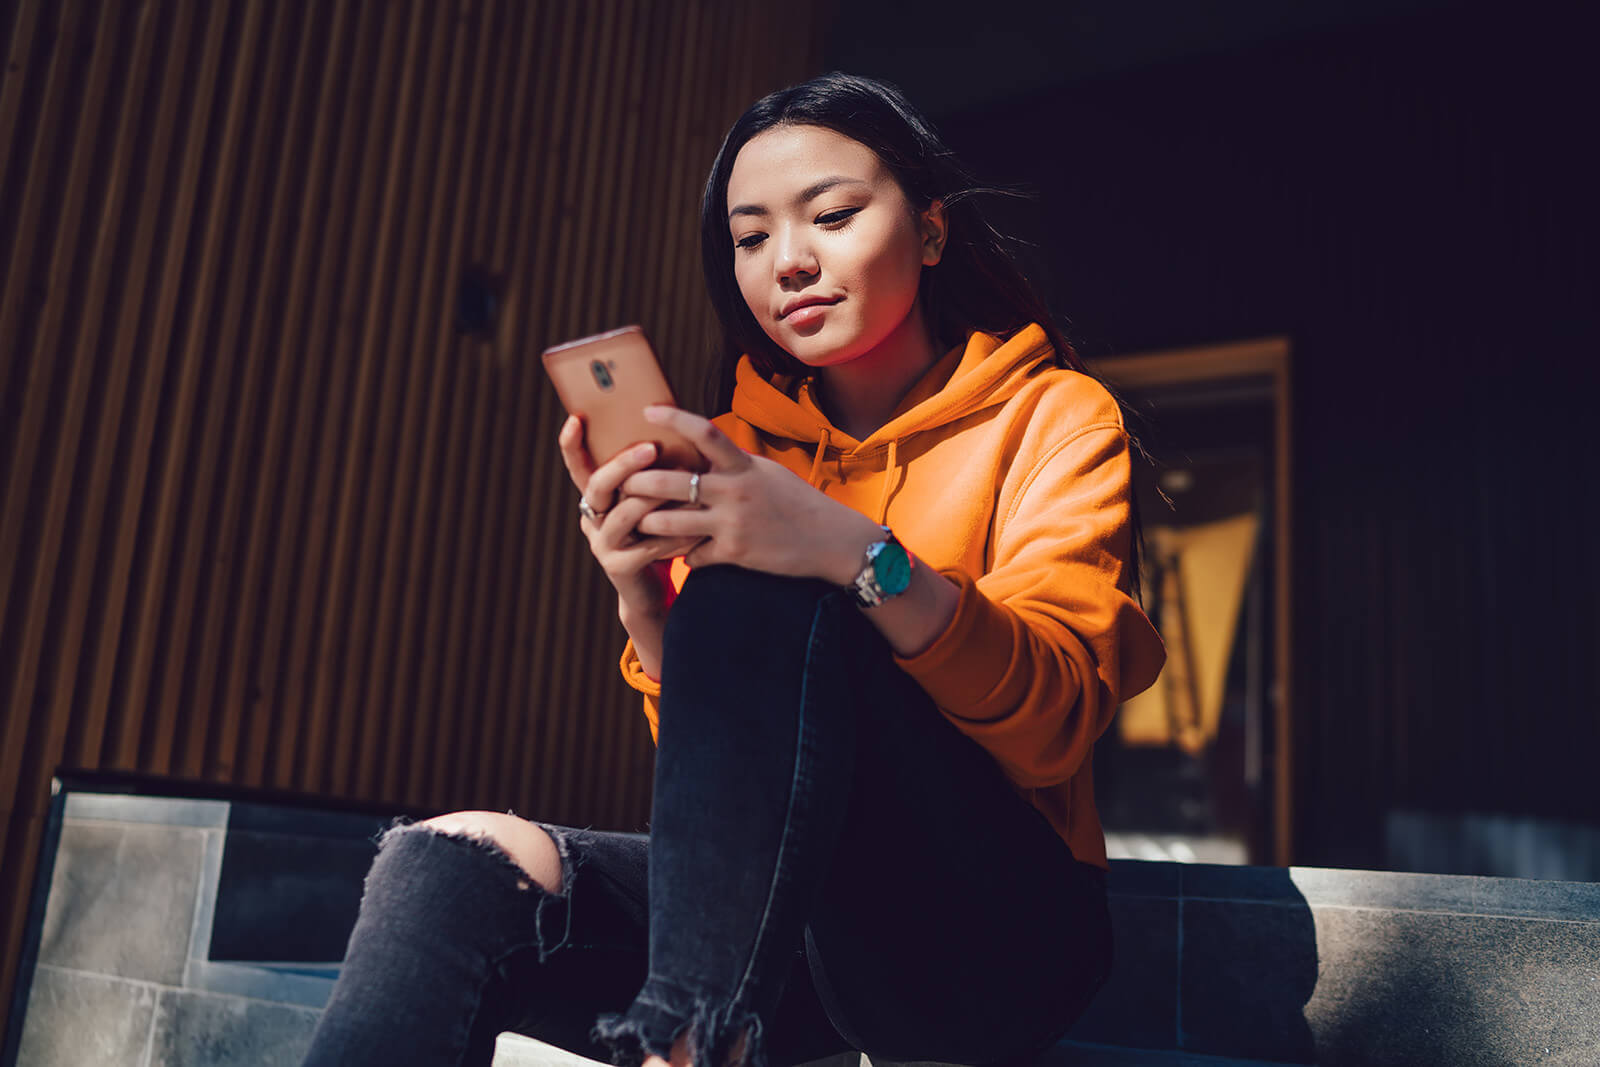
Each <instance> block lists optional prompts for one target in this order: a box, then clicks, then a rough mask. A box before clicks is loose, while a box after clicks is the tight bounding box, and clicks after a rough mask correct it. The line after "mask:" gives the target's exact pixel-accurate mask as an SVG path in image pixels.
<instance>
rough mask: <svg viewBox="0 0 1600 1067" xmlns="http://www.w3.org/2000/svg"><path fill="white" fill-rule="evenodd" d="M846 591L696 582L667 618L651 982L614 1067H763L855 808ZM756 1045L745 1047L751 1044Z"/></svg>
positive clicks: (756, 579) (603, 1032) (716, 573)
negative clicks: (672, 1064)
mask: <svg viewBox="0 0 1600 1067" xmlns="http://www.w3.org/2000/svg"><path fill="white" fill-rule="evenodd" d="M841 609H843V610H849V611H853V610H855V609H854V608H852V607H850V606H849V605H848V604H847V603H845V600H844V597H843V594H842V593H840V592H839V591H838V590H835V589H833V588H832V587H831V586H828V585H826V584H824V583H821V582H807V581H797V580H794V579H788V578H778V577H774V576H771V575H764V574H758V573H755V572H751V571H744V570H740V569H738V568H733V567H705V568H698V569H696V570H695V572H694V573H693V574H691V575H690V578H689V580H688V582H687V583H686V584H685V586H684V589H683V593H682V594H681V596H680V597H679V598H678V600H677V601H676V602H674V604H673V608H672V613H671V615H670V616H669V618H668V623H667V633H666V642H665V648H664V661H663V668H662V670H663V678H662V692H663V699H662V704H661V724H660V737H659V747H658V750H657V754H656V780H655V792H654V797H653V811H652V826H651V837H652V852H651V859H650V905H651V917H650V975H649V978H648V980H647V981H646V983H645V985H644V988H643V989H642V990H641V991H640V993H639V996H638V997H637V998H635V1000H634V1002H633V1004H632V1006H631V1007H630V1008H629V1009H628V1011H627V1012H626V1013H625V1014H623V1015H621V1016H616V1017H610V1018H603V1019H602V1020H601V1023H600V1025H599V1026H598V1027H597V1036H599V1037H600V1038H601V1039H602V1040H603V1041H605V1042H606V1043H607V1044H609V1045H610V1046H611V1047H612V1048H613V1050H614V1052H613V1056H614V1059H615V1061H616V1062H617V1063H621V1064H638V1063H640V1062H641V1061H642V1060H643V1059H644V1058H645V1057H647V1056H651V1055H654V1056H659V1057H663V1058H666V1057H670V1055H671V1053H672V1049H673V1046H674V1044H675V1042H676V1041H677V1039H678V1038H680V1037H683V1038H684V1039H685V1042H684V1044H681V1045H680V1046H679V1051H680V1058H681V1056H682V1054H684V1053H690V1054H692V1056H693V1059H694V1061H695V1062H696V1063H699V1064H716V1065H718V1067H721V1065H722V1064H724V1063H725V1062H727V1061H728V1060H729V1058H730V1056H731V1054H732V1053H734V1052H735V1051H739V1052H741V1053H742V1055H741V1056H740V1059H741V1060H742V1061H743V1062H745V1063H750V1064H757V1065H759V1064H761V1063H762V1062H764V1058H765V1055H766V1047H765V1046H766V1039H767V1037H768V1034H767V1031H768V1029H769V1028H770V1027H771V1026H772V1024H773V1020H774V1017H775V1014H776V1009H777V1006H778V1004H779V1002H780V998H781V996H782V993H783V988H784V982H785V979H786V977H787V975H788V966H787V964H788V961H789V960H790V959H791V958H792V956H793V954H794V952H795V951H796V950H797V949H798V948H799V947H800V944H801V940H800V937H801V929H802V926H803V921H804V917H805V915H806V914H807V913H808V911H809V910H810V908H811V906H812V903H813V901H814V900H815V898H816V895H817V890H818V888H819V886H820V884H821V880H822V874H823V872H824V871H825V870H826V869H827V867H828V865H829V862H830V859H831V854H832V851H833V847H834V842H835V841H836V839H837V838H838V835H839V827H840V823H841V821H842V819H843V817H844V805H845V801H846V799H847V796H848V792H849V790H848V783H849V780H850V770H851V765H852V758H853V756H852V753H853V731H852V728H851V724H850V717H849V714H848V698H849V694H848V679H847V673H848V672H847V671H841V670H837V669H833V668H831V667H830V668H826V669H824V667H823V666H821V665H819V664H818V663H817V657H818V656H821V655H832V654H833V650H834V649H835V648H836V643H835V641H834V640H833V639H832V637H831V636H830V633H831V630H832V629H833V628H834V627H835V626H836V615H837V613H838V611H839V610H841ZM741 1039H743V1041H744V1047H743V1048H742V1049H741V1048H740V1047H739V1045H740V1041H741Z"/></svg>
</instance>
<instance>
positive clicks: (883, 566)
mask: <svg viewBox="0 0 1600 1067" xmlns="http://www.w3.org/2000/svg"><path fill="white" fill-rule="evenodd" d="M872 572H873V577H874V578H876V579H877V581H878V588H880V589H882V590H883V595H884V596H898V595H900V594H901V593H903V592H905V591H906V586H908V585H910V584H911V560H910V558H909V557H907V556H906V550H905V549H904V548H902V547H901V545H900V542H899V541H887V542H885V543H884V546H883V547H882V548H881V549H879V550H878V554H877V556H876V557H874V558H873V560H872Z"/></svg>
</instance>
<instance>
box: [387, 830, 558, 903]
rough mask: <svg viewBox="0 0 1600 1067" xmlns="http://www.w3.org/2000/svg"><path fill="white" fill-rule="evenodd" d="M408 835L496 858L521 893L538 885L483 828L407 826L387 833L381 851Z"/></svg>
mask: <svg viewBox="0 0 1600 1067" xmlns="http://www.w3.org/2000/svg"><path fill="white" fill-rule="evenodd" d="M408 833H426V834H432V835H434V836H436V837H442V838H446V839H448V840H452V841H459V842H461V843H462V844H465V845H471V846H472V847H473V848H475V849H478V850H479V851H481V852H483V853H484V854H486V855H489V856H492V857H494V858H495V859H497V860H499V861H500V862H501V863H503V864H505V865H506V866H507V867H509V868H511V870H512V872H513V873H514V874H515V875H516V887H517V889H519V890H529V889H532V888H533V887H534V885H535V879H534V877H533V875H532V874H531V873H530V872H529V871H528V870H527V868H525V867H523V866H522V864H520V863H518V862H517V860H516V857H514V856H512V855H511V853H510V852H509V851H507V850H506V847H505V846H504V845H502V844H501V843H500V841H499V839H497V838H496V837H495V836H494V835H493V834H491V833H489V832H488V831H487V830H485V829H483V828H482V827H477V826H472V825H470V824H464V825H455V824H442V823H437V822H434V821H433V820H431V819H430V820H428V821H426V822H419V823H407V824H406V825H404V826H396V827H394V828H393V829H391V830H389V831H387V832H385V833H384V835H383V837H382V839H381V840H380V841H379V842H378V844H379V847H380V848H381V847H382V846H383V845H386V844H388V842H389V841H390V840H391V839H392V838H394V837H395V836H397V835H399V834H408ZM540 888H541V889H543V888H544V887H543V886H540ZM546 892H548V890H546Z"/></svg>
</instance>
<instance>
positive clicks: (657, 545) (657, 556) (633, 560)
mask: <svg viewBox="0 0 1600 1067" xmlns="http://www.w3.org/2000/svg"><path fill="white" fill-rule="evenodd" d="M699 543H700V539H699V538H694V537H647V538H645V539H644V540H643V541H640V542H638V543H637V544H634V545H629V546H628V547H627V548H624V549H619V550H618V551H617V552H616V553H615V555H614V556H613V560H614V561H615V562H616V563H617V564H618V566H617V567H615V568H614V569H616V570H619V571H641V570H644V568H645V567H647V566H649V565H650V564H652V563H655V562H656V561H658V560H663V559H674V558H676V557H678V556H682V555H685V554H687V553H688V552H689V551H691V550H692V549H693V548H694V547H695V546H696V545H698V544H699Z"/></svg>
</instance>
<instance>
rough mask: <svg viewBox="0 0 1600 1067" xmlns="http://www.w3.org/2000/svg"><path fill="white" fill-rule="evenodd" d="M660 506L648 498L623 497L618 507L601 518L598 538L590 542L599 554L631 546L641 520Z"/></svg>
mask: <svg viewBox="0 0 1600 1067" xmlns="http://www.w3.org/2000/svg"><path fill="white" fill-rule="evenodd" d="M659 505H660V501H657V500H650V499H648V498H647V497H637V496H629V497H623V498H622V499H621V500H619V501H617V506H616V507H614V508H612V509H611V510H610V511H608V512H606V513H605V514H604V515H602V516H601V517H600V524H599V526H598V527H597V529H596V535H597V536H596V537H595V538H592V539H591V540H590V544H591V545H592V546H594V548H595V550H596V552H597V553H598V552H600V551H615V550H617V549H619V548H625V547H629V546H631V545H632V543H633V537H634V533H635V531H636V529H637V527H638V525H639V520H640V519H642V518H644V517H645V516H646V515H648V514H650V512H651V511H652V510H654V509H655V508H656V507H658V506H659Z"/></svg>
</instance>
